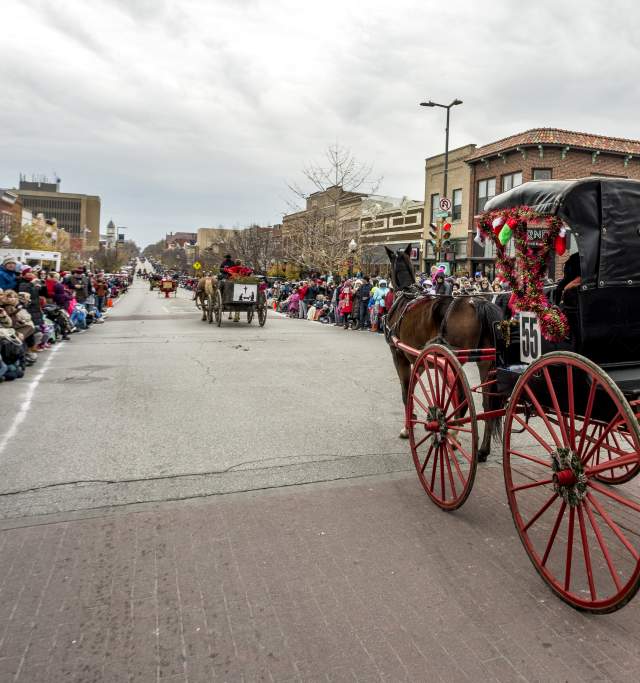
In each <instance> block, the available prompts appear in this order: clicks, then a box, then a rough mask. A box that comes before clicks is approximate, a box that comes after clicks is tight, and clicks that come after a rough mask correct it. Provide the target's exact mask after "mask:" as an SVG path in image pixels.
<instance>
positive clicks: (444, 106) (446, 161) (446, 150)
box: [420, 97, 462, 261]
mask: <svg viewBox="0 0 640 683" xmlns="http://www.w3.org/2000/svg"><path fill="white" fill-rule="evenodd" d="M458 104H462V100H459V99H458V98H457V97H456V99H455V100H453V102H451V104H440V103H439V102H433V101H432V100H429V101H428V102H420V106H421V107H440V108H441V109H446V110H447V124H446V128H445V140H444V182H443V188H442V196H443V197H446V196H447V191H448V185H449V113H450V112H451V107H455V106H457V105H458ZM434 255H435V256H436V258H437V260H438V261H439V260H440V258H441V253H440V248H439V247H438V253H437V254H436V253H435V250H434Z"/></svg>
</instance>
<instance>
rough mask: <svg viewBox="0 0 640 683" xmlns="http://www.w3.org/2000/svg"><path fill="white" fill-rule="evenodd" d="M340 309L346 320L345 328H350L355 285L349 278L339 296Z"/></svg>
mask: <svg viewBox="0 0 640 683" xmlns="http://www.w3.org/2000/svg"><path fill="white" fill-rule="evenodd" d="M338 309H339V311H340V315H341V316H342V318H343V320H344V329H345V330H348V329H349V320H350V318H351V314H352V312H353V285H352V283H351V280H347V281H346V282H345V283H344V285H343V286H342V289H341V290H340V296H339V298H338Z"/></svg>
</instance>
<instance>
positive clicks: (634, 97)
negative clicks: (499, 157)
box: [0, 0, 640, 243]
mask: <svg viewBox="0 0 640 683" xmlns="http://www.w3.org/2000/svg"><path fill="white" fill-rule="evenodd" d="M639 19H640V9H638V8H637V7H636V5H635V3H633V2H625V1H623V0H619V1H617V2H615V3H609V4H607V5H605V4H603V3H601V2H599V1H596V0H583V1H582V2H579V1H577V0H564V1H563V2H557V1H553V0H542V1H539V2H536V3H531V2H523V1H521V0H492V1H491V2H484V3H479V2H475V1H472V0H466V1H463V0H451V1H450V2H448V3H441V2H435V0H422V1H417V0H416V1H408V0H399V2H397V3H395V4H394V6H393V7H391V5H390V4H389V3H388V2H383V1H382V0H370V2H368V3H364V4H363V3H355V2H354V3H349V2H344V0H342V1H339V0H325V1H324V2H322V3H313V4H312V3H301V2H299V1H297V0H272V1H270V2H268V1H267V0H244V1H240V0H180V1H178V0H165V1H160V0H57V1H56V2H54V1H53V0H27V1H23V2H20V3H10V4H9V6H8V7H4V8H3V23H4V25H5V26H8V25H11V26H12V29H11V30H10V31H5V33H4V34H3V39H4V42H3V45H2V47H0V57H1V58H2V62H1V63H2V66H3V68H2V69H1V70H0V91H1V92H2V93H3V95H4V96H3V104H2V107H0V127H1V129H2V131H3V135H2V137H1V138H0V186H1V185H5V186H6V185H12V184H14V183H15V182H16V180H17V176H18V173H19V172H20V171H26V172H29V171H38V172H51V170H52V169H55V170H56V171H57V172H58V173H59V174H60V175H61V177H62V179H63V189H67V190H69V191H80V192H89V193H98V194H100V195H101V196H102V198H103V222H104V223H106V222H107V221H108V220H109V219H110V218H113V219H114V220H115V221H116V222H118V223H120V224H123V225H128V226H129V227H130V229H131V232H132V235H133V236H134V237H136V238H137V239H138V240H139V241H140V242H142V243H147V242H150V241H153V240H155V239H158V238H159V237H160V236H161V235H162V233H163V231H164V230H182V229H189V228H196V227H198V226H203V225H217V224H220V223H221V224H227V225H228V224H235V223H240V224H246V223H249V222H250V221H262V222H268V221H276V220H278V219H279V218H280V216H281V213H282V211H284V210H286V202H285V196H286V189H285V186H286V184H285V181H286V180H296V179H298V178H299V177H300V175H299V174H300V169H301V168H302V166H303V165H305V164H306V163H307V162H309V161H311V160H317V159H320V158H322V155H323V151H324V149H325V147H326V145H327V144H330V143H332V142H335V141H339V142H340V143H341V144H343V145H346V146H349V147H350V148H351V149H352V150H353V152H354V153H355V154H356V156H357V157H359V158H361V159H363V160H364V161H367V162H369V161H371V162H373V163H374V164H375V171H376V174H378V175H380V174H381V175H384V178H385V180H384V183H383V186H382V187H381V191H383V192H385V193H386V194H394V195H403V194H408V195H410V196H413V197H416V198H420V197H421V196H422V186H423V177H422V168H423V159H424V157H425V156H428V155H431V154H436V153H438V152H440V151H441V150H442V147H443V142H444V140H443V138H444V130H443V128H444V120H443V115H442V112H440V111H438V110H424V109H421V108H420V107H418V106H417V103H418V102H419V101H420V100H421V99H423V98H425V97H430V98H433V99H436V100H440V101H443V100H450V99H452V98H454V97H460V98H461V99H463V100H464V105H463V106H462V107H457V108H456V109H455V110H454V112H453V118H452V136H451V138H452V139H451V142H452V144H453V145H461V144H466V143H468V142H477V143H479V144H482V143H486V142H489V141H491V140H493V139H496V138H499V137H504V136H506V135H509V134H511V133H515V132H518V131H520V130H524V129H526V128H531V127H535V126H558V127H563V128H570V129H576V130H587V131H589V132H597V133H603V134H609V135H620V136H624V137H633V138H639V137H640V131H638V125H637V123H636V110H637V108H638V100H639V92H638V88H639V86H638V84H637V76H636V74H637V71H638V66H639V63H640V59H639V55H638V50H639V48H638V46H637V41H636V40H635V33H636V28H637V26H638V20H639Z"/></svg>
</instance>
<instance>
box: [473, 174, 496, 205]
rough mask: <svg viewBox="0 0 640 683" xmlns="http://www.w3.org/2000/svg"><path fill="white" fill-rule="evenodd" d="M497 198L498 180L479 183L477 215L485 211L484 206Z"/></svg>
mask: <svg viewBox="0 0 640 683" xmlns="http://www.w3.org/2000/svg"><path fill="white" fill-rule="evenodd" d="M495 196H496V179H495V178H487V179H486V180H479V181H478V195H477V200H476V213H482V212H483V211H484V205H485V204H486V203H487V202H488V201H489V200H490V199H491V198H492V197H495Z"/></svg>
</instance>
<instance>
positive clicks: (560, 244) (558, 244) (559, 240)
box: [553, 235, 567, 256]
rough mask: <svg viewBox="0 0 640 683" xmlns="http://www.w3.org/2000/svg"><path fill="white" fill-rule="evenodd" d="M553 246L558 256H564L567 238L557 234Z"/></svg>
mask: <svg viewBox="0 0 640 683" xmlns="http://www.w3.org/2000/svg"><path fill="white" fill-rule="evenodd" d="M553 246H554V249H555V250H556V254H558V256H562V255H563V254H564V252H565V251H567V238H566V237H560V235H556V239H555V242H554V245H553Z"/></svg>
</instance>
